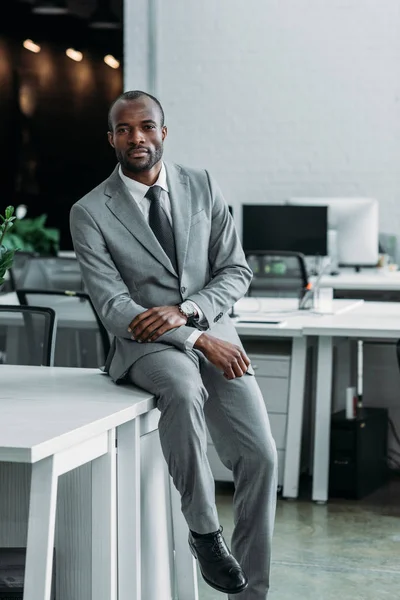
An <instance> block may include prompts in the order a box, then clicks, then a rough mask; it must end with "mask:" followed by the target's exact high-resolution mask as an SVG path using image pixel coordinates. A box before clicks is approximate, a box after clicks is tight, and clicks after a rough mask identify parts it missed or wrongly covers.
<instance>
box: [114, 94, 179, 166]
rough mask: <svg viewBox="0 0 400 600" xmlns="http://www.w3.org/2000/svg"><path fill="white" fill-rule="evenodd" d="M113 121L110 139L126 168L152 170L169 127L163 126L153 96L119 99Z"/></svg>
mask: <svg viewBox="0 0 400 600" xmlns="http://www.w3.org/2000/svg"><path fill="white" fill-rule="evenodd" d="M111 122H112V131H109V132H108V141H109V142H110V144H111V146H112V147H113V148H114V149H115V153H116V155H117V158H118V160H119V162H120V163H121V166H122V168H123V170H124V171H126V172H128V173H132V174H133V175H134V174H137V173H143V172H144V171H150V169H151V168H152V167H153V166H154V165H155V164H156V163H158V162H159V161H160V160H161V157H162V154H163V142H164V139H165V137H166V135H167V128H166V127H165V126H161V113H160V109H159V108H158V106H157V104H156V103H155V102H154V101H153V100H152V99H151V98H148V97H147V96H142V97H140V98H138V99H137V100H119V101H118V102H117V103H116V104H115V105H114V107H113V109H112V113H111Z"/></svg>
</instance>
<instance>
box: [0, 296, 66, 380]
mask: <svg viewBox="0 0 400 600" xmlns="http://www.w3.org/2000/svg"><path fill="white" fill-rule="evenodd" d="M56 323H57V318H56V313H55V311H54V310H53V309H52V308H45V307H38V306H18V305H14V304H13V305H8V304H2V305H0V365H1V364H7V365H34V366H47V367H50V366H53V364H54V348H55V337H56ZM0 368H1V367H0ZM0 377H1V375H0Z"/></svg>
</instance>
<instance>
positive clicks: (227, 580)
mask: <svg viewBox="0 0 400 600" xmlns="http://www.w3.org/2000/svg"><path fill="white" fill-rule="evenodd" d="M189 546H190V550H191V552H192V554H193V556H194V557H195V558H197V560H198V561H199V565H200V571H201V574H202V576H203V579H204V580H205V581H206V582H207V583H208V585H210V586H211V587H213V588H214V589H216V590H218V591H219V592H224V593H225V594H239V593H240V592H243V590H245V589H246V588H247V585H248V581H247V577H246V575H245V573H244V571H243V569H242V567H241V566H240V565H239V563H238V561H237V560H236V558H235V557H234V556H232V554H231V553H230V551H229V548H228V546H227V545H226V543H225V540H224V538H223V536H222V527H220V529H218V531H216V532H215V533H209V534H206V535H202V536H200V537H197V536H196V537H194V536H193V534H192V532H189Z"/></svg>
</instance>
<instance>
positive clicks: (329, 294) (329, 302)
mask: <svg viewBox="0 0 400 600" xmlns="http://www.w3.org/2000/svg"><path fill="white" fill-rule="evenodd" d="M314 310H316V311H317V312H320V313H327V314H331V313H333V288H331V287H318V288H317V289H316V290H315V291H314Z"/></svg>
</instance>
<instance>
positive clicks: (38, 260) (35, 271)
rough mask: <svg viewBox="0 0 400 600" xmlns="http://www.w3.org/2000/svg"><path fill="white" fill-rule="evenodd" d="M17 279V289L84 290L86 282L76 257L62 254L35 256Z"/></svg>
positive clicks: (27, 262) (26, 264)
mask: <svg viewBox="0 0 400 600" xmlns="http://www.w3.org/2000/svg"><path fill="white" fill-rule="evenodd" d="M14 279H15V288H14V289H15V290H19V289H23V288H34V289H42V290H59V291H64V290H72V291H75V292H79V291H83V290H84V284H83V280H82V275H81V270H80V268H79V263H78V261H77V260H76V258H67V257H61V256H34V257H31V258H30V259H29V261H26V263H25V265H24V268H23V269H22V271H20V272H19V275H18V276H17V277H14Z"/></svg>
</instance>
